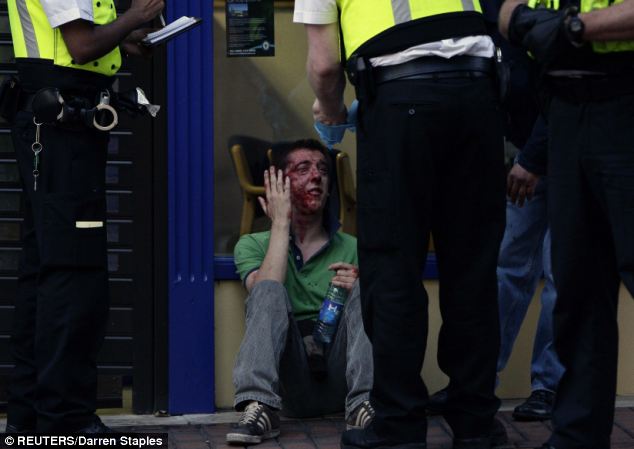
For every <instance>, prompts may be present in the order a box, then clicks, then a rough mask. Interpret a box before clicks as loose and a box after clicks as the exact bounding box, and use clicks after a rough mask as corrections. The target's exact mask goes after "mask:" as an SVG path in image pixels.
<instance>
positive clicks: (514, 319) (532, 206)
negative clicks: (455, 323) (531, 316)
mask: <svg viewBox="0 0 634 449" xmlns="http://www.w3.org/2000/svg"><path fill="white" fill-rule="evenodd" d="M540 187H541V185H540ZM546 228H547V222H546V199H545V195H544V190H543V188H541V189H540V188H538V189H537V191H536V193H535V196H534V197H533V198H532V199H531V200H530V201H528V202H527V203H525V204H524V207H518V206H516V205H514V204H512V203H511V202H508V203H507V205H506V230H505V232H504V238H503V240H502V246H501V247H500V255H499V257H498V267H497V275H498V301H499V308H500V332H501V344H500V356H499V358H498V366H497V370H498V372H500V371H502V370H503V369H504V368H505V367H506V364H507V362H508V359H509V357H510V356H511V352H512V350H513V344H514V343H515V339H516V338H517V334H518V333H519V330H520V327H521V326H522V322H523V321H524V317H525V316H526V311H527V310H528V306H529V305H530V302H531V299H532V298H533V294H534V293H535V289H536V287H537V282H538V281H539V277H540V276H541V274H542V271H543V267H542V248H543V244H542V243H543V240H544V235H545V233H546Z"/></svg>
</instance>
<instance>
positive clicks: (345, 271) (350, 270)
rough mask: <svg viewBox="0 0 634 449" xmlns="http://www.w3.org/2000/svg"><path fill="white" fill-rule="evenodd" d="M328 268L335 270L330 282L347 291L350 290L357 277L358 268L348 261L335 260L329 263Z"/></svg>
mask: <svg viewBox="0 0 634 449" xmlns="http://www.w3.org/2000/svg"><path fill="white" fill-rule="evenodd" d="M328 269H329V270H332V271H334V272H335V276H334V277H333V278H332V281H331V282H332V283H333V284H334V285H336V286H337V287H342V288H345V289H346V290H348V291H349V290H352V286H353V285H354V283H355V281H356V280H357V278H358V277H359V268H357V267H356V266H354V265H352V264H349V263H345V262H336V263H333V264H331V265H330V266H329V267H328Z"/></svg>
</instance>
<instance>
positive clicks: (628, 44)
mask: <svg viewBox="0 0 634 449" xmlns="http://www.w3.org/2000/svg"><path fill="white" fill-rule="evenodd" d="M623 1H624V0H581V5H580V8H579V11H580V12H582V13H584V12H590V11H594V10H596V9H604V8H607V7H608V6H610V5H612V4H618V3H623ZM561 3H562V2H560V0H528V6H530V7H531V8H537V7H543V8H550V9H559V7H560V5H561ZM592 49H593V50H594V51H595V52H596V53H614V52H619V51H634V41H609V42H592Z"/></svg>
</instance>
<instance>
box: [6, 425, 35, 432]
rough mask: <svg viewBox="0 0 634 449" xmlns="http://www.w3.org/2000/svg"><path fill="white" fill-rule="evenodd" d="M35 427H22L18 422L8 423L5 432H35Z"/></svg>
mask: <svg viewBox="0 0 634 449" xmlns="http://www.w3.org/2000/svg"><path fill="white" fill-rule="evenodd" d="M33 432H35V429H33V428H30V427H22V426H18V425H16V424H7V427H6V428H5V429H4V433H33Z"/></svg>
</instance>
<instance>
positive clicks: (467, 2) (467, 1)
mask: <svg viewBox="0 0 634 449" xmlns="http://www.w3.org/2000/svg"><path fill="white" fill-rule="evenodd" d="M462 9H463V10H464V11H475V5H474V4H473V0H462Z"/></svg>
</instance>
